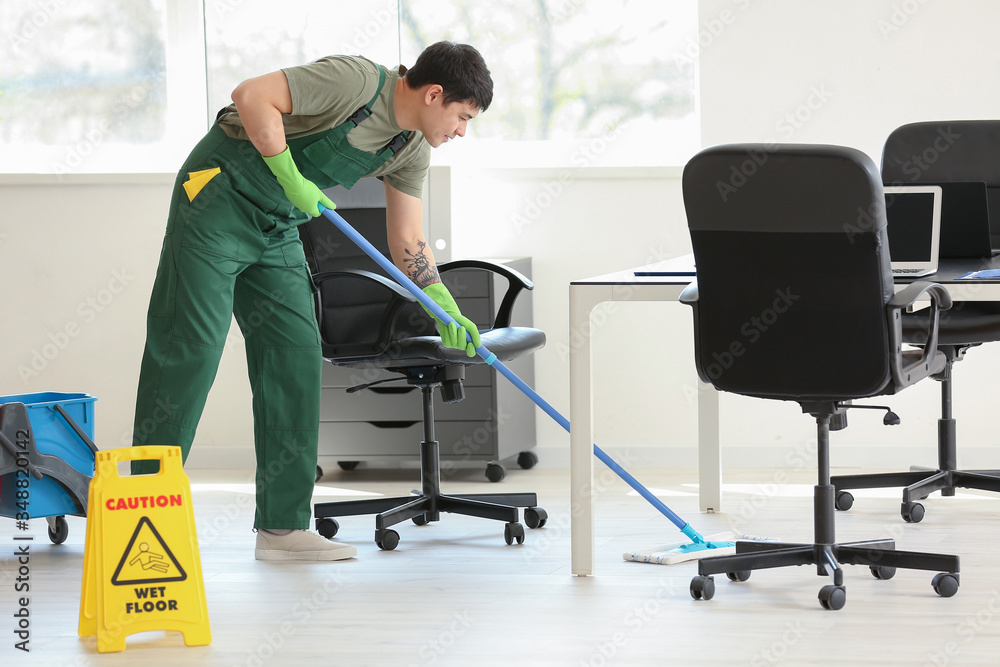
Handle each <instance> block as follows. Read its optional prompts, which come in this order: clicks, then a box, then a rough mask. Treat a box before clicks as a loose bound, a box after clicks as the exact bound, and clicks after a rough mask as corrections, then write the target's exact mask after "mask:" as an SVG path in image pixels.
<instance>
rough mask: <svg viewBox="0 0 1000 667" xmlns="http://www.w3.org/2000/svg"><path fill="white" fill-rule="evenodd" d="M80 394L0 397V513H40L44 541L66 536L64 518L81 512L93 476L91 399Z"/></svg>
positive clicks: (19, 516)
mask: <svg viewBox="0 0 1000 667" xmlns="http://www.w3.org/2000/svg"><path fill="white" fill-rule="evenodd" d="M96 400H97V399H96V398H94V397H93V396H90V395H88V394H82V393H60V392H44V393H36V394H20V395H14V396H0V516H6V517H11V518H12V519H15V520H16V521H18V524H17V525H18V527H20V528H22V529H24V528H26V526H27V524H21V523H20V521H25V520H27V519H38V518H42V517H44V518H45V520H46V521H47V522H48V525H49V539H50V540H52V542H53V543H54V544H61V543H62V542H65V541H66V538H67V537H68V536H69V525H68V524H67V522H66V516H67V515H69V516H87V492H88V489H89V486H90V480H91V478H92V477H93V475H94V454H95V453H96V452H97V446H96V445H94V441H93V437H94V402H95V401H96Z"/></svg>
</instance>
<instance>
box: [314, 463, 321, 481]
mask: <svg viewBox="0 0 1000 667" xmlns="http://www.w3.org/2000/svg"><path fill="white" fill-rule="evenodd" d="M321 479H323V469H322V468H320V467H319V466H316V479H315V480H314V481H316V482H319V480H321Z"/></svg>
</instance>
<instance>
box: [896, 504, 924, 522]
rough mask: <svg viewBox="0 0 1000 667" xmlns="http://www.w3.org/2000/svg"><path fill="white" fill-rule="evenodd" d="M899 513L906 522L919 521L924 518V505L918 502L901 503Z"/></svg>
mask: <svg viewBox="0 0 1000 667" xmlns="http://www.w3.org/2000/svg"><path fill="white" fill-rule="evenodd" d="M899 513H900V515H901V516H902V517H903V521H905V522H907V523H920V522H921V521H922V520H923V518H924V506H923V505H921V504H920V503H909V504H907V503H903V506H902V507H901V508H900V510H899Z"/></svg>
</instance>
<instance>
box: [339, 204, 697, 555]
mask: <svg viewBox="0 0 1000 667" xmlns="http://www.w3.org/2000/svg"><path fill="white" fill-rule="evenodd" d="M319 210H320V212H321V213H322V214H323V215H324V216H326V217H327V218H328V219H329V220H330V222H332V223H333V224H334V225H336V226H337V229H339V230H340V231H342V232H344V234H346V235H347V238H349V239H350V240H351V241H353V242H354V243H355V244H357V245H358V247H360V248H361V249H362V250H364V251H365V253H366V254H367V255H368V256H369V257H371V258H372V259H373V260H375V262H376V263H377V264H378V265H379V266H381V267H382V268H383V269H384V270H385V271H386V273H388V274H389V275H390V276H392V277H393V278H394V279H395V280H396V282H397V283H399V284H400V285H402V286H403V287H405V288H406V290H407V291H409V292H410V294H412V295H413V296H415V297H416V298H417V301H419V302H420V303H421V304H422V305H423V306H424V307H425V308H427V309H428V310H429V311H431V312H432V313H434V316H435V317H437V318H438V319H439V320H441V321H442V322H444V323H445V324H450V323H452V322H454V321H455V320H454V318H453V317H452V316H451V315H449V314H448V313H446V312H444V310H443V309H442V308H441V306H439V305H437V304H436V303H435V302H434V300H433V299H431V298H430V297H429V296H427V295H426V294H424V292H423V290H421V289H420V288H419V287H417V286H416V284H414V282H413V281H412V280H410V278H409V277H408V276H407V275H406V274H405V273H403V272H402V271H400V270H399V268H397V267H396V265H395V264H393V263H392V262H390V261H389V260H388V259H386V257H385V255H383V254H382V253H380V252H379V251H378V249H377V248H376V247H375V246H373V245H372V244H371V243H370V242H369V241H368V239H366V238H365V237H364V236H362V235H361V234H359V233H358V232H357V230H356V229H354V228H353V227H351V225H349V224H348V223H347V221H346V220H344V218H343V217H341V215H340V214H339V213H337V212H336V211H334V210H333V209H329V208H325V207H324V206H323V205H322V204H320V205H319ZM456 324H457V322H456ZM466 336H469V334H468V332H466ZM471 339H472V337H471V336H469V338H468V340H471ZM476 353H477V354H479V356H480V357H482V358H483V359H484V360H485V361H486V363H487V364H489V365H490V366H492V367H493V368H495V369H497V371H499V372H500V374H502V375H503V376H504V377H506V378H507V379H508V380H510V381H511V382H512V383H513V384H514V386H515V387H517V388H518V389H520V390H521V391H522V392H523V393H524V395H525V396H527V397H528V398H530V399H531V400H532V401H533V402H534V403H535V405H537V406H538V407H540V408H541V409H542V410H543V411H545V413H546V414H548V415H549V416H550V417H552V418H553V419H554V420H555V421H556V423H557V424H559V425H560V426H562V427H563V428H564V429H566V432H567V433H569V420H568V419H566V418H565V417H563V416H562V415H561V414H560V413H559V411H558V410H556V409H555V408H554V407H552V406H551V405H549V403H548V402H547V401H546V400H545V399H543V398H542V397H541V396H539V395H538V393H537V392H536V391H535V390H534V389H532V388H531V387H529V386H528V385H527V384H526V383H525V382H524V380H522V379H521V378H519V377H518V376H517V375H516V374H515V373H514V371H512V370H510V369H509V368H507V366H505V365H504V363H503V362H502V361H500V360H498V359H497V356H496V355H495V354H493V353H492V352H490V351H489V350H488V349H486V348H485V347H483V346H480V347H477V348H476ZM594 454H595V455H596V456H597V458H599V459H600V460H601V461H602V462H604V464H605V465H606V466H608V467H609V468H611V470H613V471H614V472H615V473H616V474H617V475H618V476H619V477H621V478H622V479H623V480H625V482H626V483H627V484H628V485H629V486H631V487H632V488H633V489H635V490H636V491H637V492H638V493H639V495H641V496H642V497H643V498H645V499H646V500H647V501H649V503H650V504H651V505H652V506H653V507H655V508H656V509H658V510H659V511H660V513H661V514H663V515H664V516H665V517H667V518H668V519H670V521H671V522H673V524H674V525H675V526H677V527H678V528H680V529H681V532H682V533H684V534H685V535H687V536H688V537H690V538H691V540H692V541H694V542H703V541H704V538H702V536H701V535H700V534H698V532H697V531H696V530H695V529H694V528H692V527H691V524H689V523H687V522H685V521H684V520H683V519H681V518H680V517H679V516H677V514H675V513H674V511H673V510H671V509H670V508H669V507H667V506H666V505H664V504H663V501H661V500H660V499H659V498H657V497H656V496H654V495H653V494H652V493H650V491H649V489H647V488H646V487H644V486H643V485H642V484H640V483H639V480H637V479H636V478H635V477H633V476H632V475H630V474H629V473H628V472H627V471H626V470H625V469H624V468H622V467H621V466H620V465H618V463H617V462H615V460H614V459H612V458H611V457H610V456H608V455H607V454H606V453H605V452H604V451H603V450H602V449H601V448H600V447H598V446H597V445H596V444H595V445H594Z"/></svg>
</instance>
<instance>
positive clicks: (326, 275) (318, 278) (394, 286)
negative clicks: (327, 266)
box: [312, 269, 417, 303]
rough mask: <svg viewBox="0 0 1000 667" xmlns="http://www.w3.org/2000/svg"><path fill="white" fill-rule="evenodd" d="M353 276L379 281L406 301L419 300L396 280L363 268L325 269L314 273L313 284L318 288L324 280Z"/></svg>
mask: <svg viewBox="0 0 1000 667" xmlns="http://www.w3.org/2000/svg"><path fill="white" fill-rule="evenodd" d="M352 276H353V277H355V278H367V279H368V280H372V281H374V282H376V283H379V284H380V285H382V286H383V287H385V288H387V289H389V290H391V291H392V292H395V293H396V295H397V296H399V297H400V298H401V299H404V300H405V301H409V302H411V303H412V302H415V301H416V300H417V297H415V296H413V295H412V294H410V293H409V292H408V291H406V289H405V288H403V287H402V286H401V285H399V284H398V283H396V282H395V281H392V280H389V279H388V278H386V277H385V276H380V275H379V274H377V273H372V272H371V271H362V270H361V269H341V270H339V271H324V272H323V273H316V274H313V277H312V280H313V284H315V285H316V287H317V288H318V287H319V286H320V285H321V284H322V283H323V282H325V281H327V280H332V279H335V278H347V277H352Z"/></svg>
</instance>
